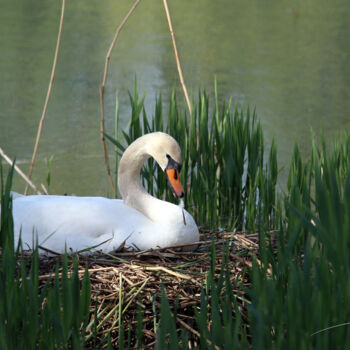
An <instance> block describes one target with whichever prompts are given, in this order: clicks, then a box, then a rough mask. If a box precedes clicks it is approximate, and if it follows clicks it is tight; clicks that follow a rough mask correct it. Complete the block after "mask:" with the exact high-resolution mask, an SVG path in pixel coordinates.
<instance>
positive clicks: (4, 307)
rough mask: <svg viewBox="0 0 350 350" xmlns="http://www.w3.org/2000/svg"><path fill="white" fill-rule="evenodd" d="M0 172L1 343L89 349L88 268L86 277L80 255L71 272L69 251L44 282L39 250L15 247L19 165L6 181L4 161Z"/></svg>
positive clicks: (19, 346)
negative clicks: (13, 189) (86, 335)
mask: <svg viewBox="0 0 350 350" xmlns="http://www.w3.org/2000/svg"><path fill="white" fill-rule="evenodd" d="M0 174H1V231H0V238H1V239H0V249H1V255H0V321H1V322H0V348H1V349H54V348H68V347H72V348H74V349H83V348H84V342H85V340H84V329H85V325H86V324H87V321H88V319H89V315H90V297H91V287H90V280H89V275H88V272H87V270H86V271H85V275H84V278H83V281H82V282H80V281H79V276H78V267H77V261H76V259H73V272H72V274H71V275H70V274H69V273H68V257H67V255H63V256H62V263H61V264H60V265H58V264H57V266H56V270H55V271H54V272H52V277H51V278H49V279H48V280H47V282H46V283H45V284H44V285H43V286H41V287H40V288H39V253H38V250H37V249H35V250H34V251H33V253H32V255H31V256H30V257H25V256H22V255H21V253H20V252H19V250H18V249H16V247H14V239H13V219H12V199H11V196H10V188H11V183H12V176H13V167H12V168H11V169H10V171H9V173H8V177H7V180H6V181H5V180H4V177H3V171H2V168H1V163H0ZM59 266H60V267H62V271H61V272H59Z"/></svg>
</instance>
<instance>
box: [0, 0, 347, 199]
mask: <svg viewBox="0 0 350 350" xmlns="http://www.w3.org/2000/svg"><path fill="white" fill-rule="evenodd" d="M169 5H170V10H171V14H172V17H173V24H174V29H175V33H176V38H177V43H178V49H179V52H180V57H181V62H182V66H183V71H184V76H185V81H186V84H187V87H188V89H189V90H190V91H193V92H194V93H195V94H196V92H197V89H198V88H199V87H201V88H205V89H206V90H207V92H208V93H209V94H212V93H213V81H214V76H216V77H217V80H218V87H219V92H220V98H225V99H228V98H230V97H231V96H232V98H233V102H235V103H237V104H238V105H239V106H241V107H243V108H246V107H247V106H248V105H250V106H251V107H255V108H256V110H257V113H258V117H259V119H260V120H261V123H262V125H263V128H264V132H265V140H266V144H269V143H270V142H271V139H272V138H275V140H276V143H277V147H278V156H279V166H280V167H281V168H282V167H284V169H285V170H284V172H282V179H283V178H284V177H285V174H286V169H287V166H288V163H289V160H290V155H291V152H292V147H293V144H294V141H297V142H298V143H299V145H300V146H301V149H302V153H303V154H304V155H306V154H307V153H308V151H309V149H310V145H311V137H310V135H311V132H310V130H311V129H312V130H314V131H315V132H316V134H319V133H321V132H323V133H324V135H325V136H326V138H327V139H328V140H330V139H332V137H334V136H336V135H339V134H340V133H342V132H343V131H344V130H349V127H350V118H349V112H348V111H349V110H350V65H349V61H350V60H349V59H350V57H349V56H350V44H349V40H348V38H349V37H350V22H349V20H348V18H349V17H350V3H349V2H348V1H346V0H335V1H332V2H327V1H323V0H321V1H320V0H309V1H297V0H294V1H278V2H276V1H270V0H266V1H261V0H252V1H249V2H248V1H243V0H235V1H232V0H221V1H215V2H214V1H210V0H202V1H193V2H189V1H180V0H179V1H176V2H174V1H173V2H171V3H170V4H169ZM0 6H1V11H0V33H1V36H0V50H1V55H0V104H1V111H0V147H2V148H3V149H4V151H5V152H6V153H7V154H8V155H9V156H11V157H16V159H17V161H18V165H19V166H20V167H21V168H22V169H23V170H24V171H28V168H29V163H30V158H31V154H32V151H33V147H34V141H35V137H36V132H37V126H38V121H39V119H40V116H41V113H42V108H43V105H44V101H45V96H46V91H47V87H48V82H49V78H50V73H51V67H52V61H53V55H54V50H55V45H56V36H57V30H58V23H59V16H60V10H61V9H60V2H58V1H49V2H48V1H38V0H35V1H34V0H1V5H0ZM130 6H131V2H130V1H125V0H123V1H114V0H106V1H103V2H97V1H90V2H87V1H83V0H75V1H67V5H66V13H65V20H64V25H63V35H62V45H61V51H60V54H59V59H58V65H57V70H56V76H55V81H54V86H53V91H52V95H51V100H50V102H49V107H48V111H47V116H46V120H45V124H44V129H43V134H42V137H41V141H40V146H39V153H38V161H37V163H36V166H35V169H34V176H33V181H34V182H35V183H36V184H37V185H39V184H40V183H45V181H46V180H45V179H46V174H47V166H46V159H47V158H49V157H50V156H53V157H54V158H53V162H52V167H51V186H50V192H51V193H59V194H62V193H69V194H71V193H74V194H77V195H110V194H111V190H110V187H109V184H108V180H107V177H106V172H105V167H104V161H103V153H102V147H101V142H100V137H99V118H100V110H99V93H98V87H99V84H100V83H101V81H102V74H103V67H104V61H105V56H106V53H107V50H108V47H109V45H110V43H111V40H112V38H113V36H114V32H115V29H116V28H117V26H118V25H119V24H120V22H121V20H122V18H123V16H124V15H125V14H126V13H127V11H128V9H129V8H130ZM135 75H136V77H137V81H138V86H139V91H140V94H141V95H142V94H143V93H144V92H145V93H146V96H147V97H146V108H147V111H148V113H149V114H150V113H151V112H152V110H153V108H154V97H155V96H156V95H157V94H158V93H159V92H162V94H163V97H164V98H165V99H166V98H167V97H168V95H169V92H170V90H171V88H172V87H173V86H177V87H179V79H178V75H177V71H176V64H175V60H174V56H173V51H172V44H171V40H170V35H169V31H168V26H167V22H166V19H165V14H164V9H163V7H162V2H159V1H158V2H156V1H145V0H144V1H142V2H141V4H140V5H139V7H138V8H137V10H136V12H135V14H134V15H133V16H132V17H131V18H130V21H129V22H128V23H127V26H126V27H125V28H124V29H123V31H122V32H121V35H120V38H119V39H118V42H117V46H116V48H115V50H114V51H113V54H112V59H111V66H110V75H109V77H108V84H107V87H106V96H105V98H106V104H105V106H106V107H105V108H106V111H105V112H106V118H107V122H106V126H107V131H108V132H109V133H110V134H113V130H114V124H113V120H114V113H115V95H116V91H117V90H118V91H119V99H120V115H121V124H122V126H125V125H126V124H127V121H128V118H129V116H130V109H129V103H128V95H127V91H128V90H133V85H134V77H135ZM179 92H180V90H179ZM15 189H16V190H17V191H23V189H24V183H23V182H22V180H21V179H20V178H19V177H16V180H15Z"/></svg>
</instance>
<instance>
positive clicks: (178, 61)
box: [163, 0, 192, 116]
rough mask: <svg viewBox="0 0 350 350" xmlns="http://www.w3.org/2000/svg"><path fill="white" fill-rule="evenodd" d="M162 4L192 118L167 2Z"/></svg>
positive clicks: (165, 0)
mask: <svg viewBox="0 0 350 350" xmlns="http://www.w3.org/2000/svg"><path fill="white" fill-rule="evenodd" d="M163 3H164V8H165V13H166V17H167V19H168V24H169V30H170V35H171V40H172V42H173V46H174V53H175V60H176V65H177V70H178V72H179V77H180V82H181V85H182V89H183V91H184V94H185V99H186V103H187V107H188V110H189V112H190V116H192V109H191V103H190V99H189V98H188V93H187V88H186V85H185V81H184V77H183V74H182V69H181V64H180V60H179V54H178V52H177V47H176V41H175V33H174V29H173V25H172V23H171V17H170V12H169V7H168V2H167V0H163Z"/></svg>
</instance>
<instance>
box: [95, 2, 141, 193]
mask: <svg viewBox="0 0 350 350" xmlns="http://www.w3.org/2000/svg"><path fill="white" fill-rule="evenodd" d="M140 2H141V0H136V1H135V3H134V5H133V6H132V7H131V9H130V10H129V12H128V13H127V15H126V16H125V18H124V19H123V21H122V23H121V24H120V25H119V27H118V28H117V31H116V32H115V35H114V38H113V41H112V43H111V45H110V47H109V49H108V52H107V56H106V61H105V68H104V72H103V80H102V83H101V85H100V105H101V125H100V131H101V141H102V146H103V153H104V157H105V164H106V170H107V175H108V178H109V182H110V183H111V186H112V188H113V192H115V186H114V182H113V179H112V176H111V169H110V166H109V160H108V152H107V147H106V140H105V136H104V132H105V115H104V90H105V87H106V81H107V74H108V67H109V60H110V58H111V54H112V50H113V48H114V46H115V44H116V42H117V39H118V36H119V33H120V31H121V30H122V28H123V27H124V25H125V23H126V22H127V20H128V19H129V17H130V15H131V14H132V13H133V12H134V10H135V8H136V6H137V5H138V4H139V3H140Z"/></svg>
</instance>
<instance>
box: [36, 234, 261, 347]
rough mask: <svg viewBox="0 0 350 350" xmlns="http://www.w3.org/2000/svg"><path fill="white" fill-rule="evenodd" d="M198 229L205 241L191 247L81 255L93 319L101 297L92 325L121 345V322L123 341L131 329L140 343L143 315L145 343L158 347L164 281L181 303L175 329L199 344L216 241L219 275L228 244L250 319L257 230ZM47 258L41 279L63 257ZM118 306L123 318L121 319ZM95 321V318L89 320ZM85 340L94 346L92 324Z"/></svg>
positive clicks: (171, 299) (243, 313) (243, 312)
mask: <svg viewBox="0 0 350 350" xmlns="http://www.w3.org/2000/svg"><path fill="white" fill-rule="evenodd" d="M200 234H201V241H200V242H198V244H197V246H196V247H195V249H194V250H193V251H183V250H181V248H182V247H172V248H168V249H159V250H147V251H140V252H128V251H119V252H116V253H113V254H97V255H94V256H82V255H79V256H78V266H79V276H80V277H83V275H84V272H85V269H86V265H87V266H88V270H89V275H90V281H91V321H93V319H94V317H95V315H96V303H97V314H98V315H99V317H98V320H97V322H95V324H94V327H96V326H97V329H98V335H99V337H101V339H102V338H103V337H104V335H105V334H107V333H108V332H110V335H111V340H112V344H113V346H117V345H118V341H119V340H118V338H119V326H120V324H122V325H123V327H124V336H125V343H127V341H126V339H127V337H128V333H129V340H130V339H131V345H132V346H136V345H137V344H136V343H137V340H136V339H137V338H136V334H135V333H136V331H135V329H136V328H137V327H136V325H137V318H139V322H140V315H142V348H152V347H154V346H155V345H156V342H157V334H156V330H155V327H157V324H158V322H159V308H160V299H161V288H162V287H161V286H164V291H165V292H166V295H167V297H168V300H169V304H170V307H171V308H173V307H174V305H175V304H176V305H177V309H176V326H177V329H178V330H179V331H180V329H186V330H187V333H188V334H189V344H188V345H189V348H196V347H197V346H198V345H199V337H200V334H199V330H198V329H197V328H196V320H195V309H197V310H198V311H200V302H201V300H200V299H201V292H202V288H203V286H204V285H205V280H206V277H207V275H208V272H209V270H210V266H211V264H212V261H213V260H212V257H211V256H212V250H213V245H214V246H215V269H214V270H215V275H216V277H217V276H218V275H219V274H220V271H221V267H222V260H223V255H224V250H225V247H227V245H228V246H229V254H228V265H227V268H228V269H229V271H230V280H231V281H232V282H233V281H235V283H233V285H239V286H240V287H239V288H238V289H237V290H234V293H235V295H236V297H237V302H238V304H239V310H240V312H241V317H242V321H243V322H245V321H246V320H247V308H246V306H247V305H246V300H247V298H248V297H247V296H246V295H244V294H245V293H244V289H246V288H244V287H245V286H247V285H249V280H247V278H248V277H247V276H248V275H249V274H245V271H246V270H247V268H248V269H250V268H251V267H252V256H254V257H255V259H256V260H257V262H258V263H259V259H258V257H257V252H258V235H257V234H250V235H247V234H245V233H244V232H240V233H233V232H212V231H208V230H204V229H201V233H200ZM187 248H188V247H187ZM192 248H193V247H192ZM44 259H45V261H42V262H41V263H40V280H41V281H42V284H43V285H44V283H45V281H46V280H47V279H48V278H49V277H50V276H52V274H53V273H54V271H55V266H56V262H57V260H58V259H60V257H45V258H44ZM69 259H71V257H70V258H69ZM71 269H72V266H71ZM237 282H239V283H237ZM242 287H243V288H242ZM120 300H121V303H120V306H119V305H118V304H119V301H120ZM120 311H122V323H120V320H119V319H118V317H119V316H118V315H119V313H120ZM140 311H141V312H140ZM233 317H234V315H233ZM92 324H93V322H91V323H90V325H92ZM95 341H96V339H95ZM86 345H87V348H93V339H92V327H91V328H90V329H89V330H88V332H87V344H86ZM138 346H140V344H138Z"/></svg>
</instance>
